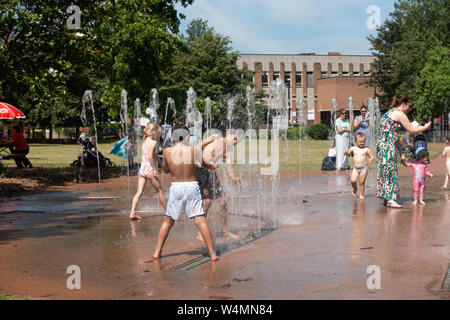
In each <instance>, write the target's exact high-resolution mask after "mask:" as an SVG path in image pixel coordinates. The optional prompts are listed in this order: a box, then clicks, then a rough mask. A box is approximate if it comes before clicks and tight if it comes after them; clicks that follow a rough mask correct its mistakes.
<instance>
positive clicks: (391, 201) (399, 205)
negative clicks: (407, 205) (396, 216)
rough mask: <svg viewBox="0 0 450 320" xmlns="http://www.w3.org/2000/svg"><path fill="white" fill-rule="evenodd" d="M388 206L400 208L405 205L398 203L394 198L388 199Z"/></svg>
mask: <svg viewBox="0 0 450 320" xmlns="http://www.w3.org/2000/svg"><path fill="white" fill-rule="evenodd" d="M386 206H387V207H389V208H398V209H400V208H403V206H402V205H401V204H398V203H397V202H395V201H394V200H389V201H387V202H386Z"/></svg>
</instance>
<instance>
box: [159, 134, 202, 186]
mask: <svg viewBox="0 0 450 320" xmlns="http://www.w3.org/2000/svg"><path fill="white" fill-rule="evenodd" d="M163 166H164V171H166V172H169V173H170V175H171V176H172V181H173V182H187V181H196V180H197V179H196V178H195V175H194V167H195V164H194V147H191V146H187V145H184V144H183V143H181V142H180V143H176V144H175V145H174V146H173V147H169V148H166V149H164V164H163Z"/></svg>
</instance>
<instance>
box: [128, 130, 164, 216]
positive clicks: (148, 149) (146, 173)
mask: <svg viewBox="0 0 450 320" xmlns="http://www.w3.org/2000/svg"><path fill="white" fill-rule="evenodd" d="M160 135H161V130H160V128H159V126H158V125H157V124H156V123H150V124H149V125H148V126H147V127H145V129H144V137H143V139H142V141H143V143H142V162H141V167H140V168H139V173H138V175H139V177H138V189H137V191H136V194H135V196H134V198H133V202H132V204H131V212H130V219H131V220H141V219H142V218H141V217H140V216H137V215H136V206H137V204H138V202H139V199H140V198H141V196H142V193H143V191H144V188H145V186H146V185H147V181H150V183H151V184H152V186H153V188H155V190H156V192H158V197H159V202H161V204H162V206H163V208H164V210H166V206H167V203H166V198H165V197H164V192H163V189H162V187H161V182H160V181H159V177H158V167H157V165H156V163H159V165H160V166H162V164H161V159H159V157H157V156H156V146H157V141H158V139H159V136H160Z"/></svg>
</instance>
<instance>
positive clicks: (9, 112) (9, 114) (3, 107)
mask: <svg viewBox="0 0 450 320" xmlns="http://www.w3.org/2000/svg"><path fill="white" fill-rule="evenodd" d="M15 118H17V119H24V118H25V115H24V114H23V112H22V111H20V110H19V109H17V108H16V107H13V106H12V105H10V104H7V103H5V102H0V120H1V119H15Z"/></svg>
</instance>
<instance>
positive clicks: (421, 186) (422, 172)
mask: <svg viewBox="0 0 450 320" xmlns="http://www.w3.org/2000/svg"><path fill="white" fill-rule="evenodd" d="M428 157H429V154H428V151H427V150H426V149H425V148H418V149H417V150H416V152H415V158H416V159H417V160H412V161H411V162H406V161H405V160H403V161H402V162H403V165H404V166H405V167H412V168H413V170H414V177H413V191H414V201H413V204H417V199H418V198H419V201H420V204H425V201H423V197H424V194H425V186H426V184H427V180H426V176H429V177H430V178H433V174H432V173H431V172H430V171H429V170H428V164H427V163H428Z"/></svg>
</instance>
